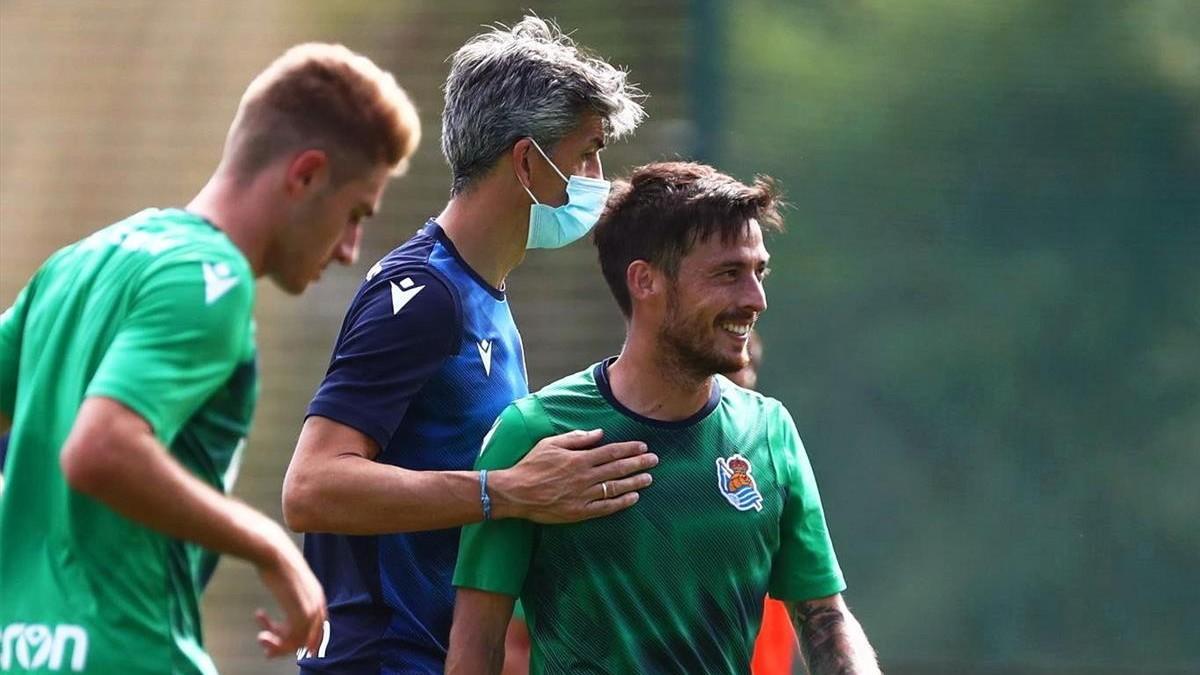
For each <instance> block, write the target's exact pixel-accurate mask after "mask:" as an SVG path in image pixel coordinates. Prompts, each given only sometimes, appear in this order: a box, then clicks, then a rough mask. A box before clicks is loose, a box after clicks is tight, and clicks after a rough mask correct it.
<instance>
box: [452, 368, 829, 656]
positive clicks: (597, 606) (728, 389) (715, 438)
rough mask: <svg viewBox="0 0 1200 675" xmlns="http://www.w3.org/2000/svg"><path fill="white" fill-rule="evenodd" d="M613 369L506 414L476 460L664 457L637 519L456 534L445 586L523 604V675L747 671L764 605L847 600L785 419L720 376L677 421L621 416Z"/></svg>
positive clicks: (553, 388) (506, 463)
mask: <svg viewBox="0 0 1200 675" xmlns="http://www.w3.org/2000/svg"><path fill="white" fill-rule="evenodd" d="M609 363H611V360H609V361H607V362H603V363H599V364H596V365H595V366H593V367H592V368H589V369H588V370H585V371H583V372H581V373H578V374H576V375H572V376H570V377H568V378H565V379H563V380H560V381H559V382H556V383H554V384H551V385H549V386H548V387H546V388H545V389H542V390H541V391H539V392H537V393H535V394H532V395H530V396H528V397H526V398H523V399H521V400H519V401H517V402H516V403H514V404H513V405H511V406H509V407H508V408H507V409H506V410H505V411H504V412H503V413H502V414H501V415H500V418H499V419H498V420H497V422H496V425H495V426H494V427H493V429H492V431H491V432H490V433H489V435H488V436H487V437H486V438H485V439H484V444H483V448H482V451H481V454H480V457H479V460H478V462H477V463H476V468H477V469H489V470H490V469H503V468H507V467H510V466H512V465H513V464H515V463H516V462H517V461H519V460H520V459H521V458H522V457H523V456H524V455H525V454H526V453H527V452H528V451H529V450H530V449H532V448H533V446H534V445H535V444H536V443H537V441H538V440H540V439H542V438H545V437H548V436H552V435H555V434H559V433H563V432H566V431H570V430H574V429H596V428H599V429H603V430H604V440H605V442H617V441H628V440H640V441H644V442H646V444H647V445H648V446H649V448H650V450H651V451H653V452H655V453H656V454H657V455H658V456H659V465H658V466H657V467H655V468H654V469H653V470H652V471H651V473H652V474H653V476H654V483H653V485H651V486H650V487H648V488H646V489H645V490H642V491H641V493H640V494H641V498H640V500H639V501H638V503H637V504H635V505H634V506H633V507H631V508H629V509H626V510H624V511H621V512H620V513H617V514H615V515H612V516H609V517H605V518H597V519H595V520H589V521H585V522H581V523H573V524H567V525H537V524H534V523H532V522H529V521H524V520H517V519H505V520H493V521H487V522H482V523H478V524H474V525H468V526H466V527H464V528H463V531H462V542H461V546H460V549H459V556H458V564H457V568H456V570H455V575H454V583H455V585H456V586H460V587H467V588H474V589H480V590H484V591H490V592H494V593H502V594H505V595H512V596H516V597H519V598H520V602H521V604H522V605H523V606H524V610H525V616H526V621H527V622H528V625H529V632H530V637H531V640H532V652H531V671H532V672H533V673H612V674H622V673H679V674H681V675H682V674H691V673H730V674H733V673H738V674H742V673H746V672H749V667H750V666H749V664H750V658H751V652H752V650H753V645H754V638H755V636H756V635H757V634H758V627H759V624H760V622H761V619H762V611H763V596H764V595H765V594H766V593H768V592H769V593H770V594H771V596H772V597H775V598H778V599H781V600H790V601H802V600H810V599H814V598H821V597H827V596H830V595H833V594H835V593H839V592H841V591H842V590H844V589H845V583H844V582H843V580H842V573H841V570H840V569H839V567H838V564H837V558H836V556H835V555H834V551H833V546H832V544H831V542H830V538H829V533H828V530H827V528H826V525H825V516H824V513H823V511H822V509H821V500H820V497H819V495H818V493H817V485H816V481H815V479H814V477H813V473H812V469H811V467H810V466H809V462H808V458H807V456H806V455H805V452H804V447H803V445H802V444H801V442H800V438H799V436H798V435H797V433H796V428H795V425H794V423H793V422H792V418H791V416H790V415H789V414H788V412H787V410H785V409H784V407H783V406H782V405H781V404H780V403H779V402H778V401H776V400H774V399H771V398H767V397H764V396H762V395H760V394H757V393H754V392H751V391H748V390H746V389H742V388H740V387H738V386H736V385H734V384H733V383H732V382H730V381H729V380H728V379H726V378H724V377H720V376H718V377H717V378H715V382H714V385H713V391H712V395H711V396H710V399H709V401H708V404H707V405H706V406H705V407H704V408H703V409H701V410H700V411H699V412H697V414H695V415H694V416H692V417H691V418H689V419H687V420H682V421H679V422H662V421H656V420H652V419H648V418H645V417H642V416H640V415H637V414H636V413H634V412H632V411H630V410H628V409H626V408H625V407H624V406H622V405H621V404H620V403H619V402H618V401H617V400H616V398H615V397H614V396H613V395H612V390H611V387H610V386H609V384H608V379H607V367H608V364H609Z"/></svg>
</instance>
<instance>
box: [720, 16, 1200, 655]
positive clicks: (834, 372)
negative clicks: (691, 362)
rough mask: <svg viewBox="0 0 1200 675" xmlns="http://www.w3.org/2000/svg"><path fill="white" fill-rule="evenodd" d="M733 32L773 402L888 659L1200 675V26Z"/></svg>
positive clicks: (971, 24) (758, 22)
mask: <svg viewBox="0 0 1200 675" xmlns="http://www.w3.org/2000/svg"><path fill="white" fill-rule="evenodd" d="M724 11H725V13H726V16H725V21H726V22H727V27H726V29H725V32H724V35H723V40H724V41H725V45H724V47H725V49H726V50H727V54H728V57H727V60H726V63H725V71H724V72H723V73H721V78H720V79H719V81H720V82H722V83H723V84H724V86H723V87H722V88H720V89H717V88H715V87H714V89H713V90H711V91H702V92H701V100H706V101H708V102H709V103H710V104H711V105H716V106H720V107H721V110H722V111H723V113H722V117H723V118H724V119H725V120H726V122H725V127H724V129H723V130H722V133H721V136H720V141H719V147H720V150H719V151H718V153H717V157H716V159H717V161H718V162H719V163H720V164H722V165H723V166H725V167H727V168H729V169H732V170H733V171H735V172H736V173H738V174H739V175H742V176H743V177H748V176H750V175H752V174H754V173H766V174H770V175H772V176H774V177H776V178H778V179H779V180H780V182H781V183H782V185H783V187H784V189H785V192H786V194H787V196H788V199H789V201H790V202H791V204H792V205H793V206H792V208H791V209H789V211H788V212H787V216H788V221H789V228H790V233H789V234H788V235H786V236H782V237H779V238H777V239H775V240H774V242H773V244H772V245H771V248H772V251H773V254H774V256H775V260H774V263H775V264H774V268H775V271H774V274H773V276H772V277H771V279H770V282H769V284H768V290H769V300H770V305H771V308H770V310H768V312H767V314H766V316H765V317H764V321H763V323H762V324H761V326H762V330H763V333H764V337H765V340H766V347H767V353H766V371H765V373H764V375H763V378H762V385H763V388H764V390H766V391H767V392H769V393H771V394H773V395H775V396H778V397H779V398H781V399H782V400H784V401H785V402H786V403H787V404H789V406H790V408H791V410H792V411H793V414H794V415H795V417H796V418H797V423H798V424H799V426H800V430H801V434H802V435H803V436H804V438H805V440H806V442H807V444H808V447H809V452H810V455H811V457H812V459H813V463H814V465H815V468H816V471H817V474H818V478H819V479H820V482H821V485H822V488H823V492H824V498H825V503H826V508H827V513H828V516H829V519H830V523H831V528H832V530H833V535H834V539H835V543H837V544H838V548H839V552H840V554H841V557H842V563H843V566H844V568H845V570H846V572H847V576H848V580H849V583H850V589H849V591H848V597H849V599H850V601H851V603H852V604H853V605H854V606H855V607H857V608H858V613H859V615H860V617H861V618H862V619H863V620H864V623H865V624H866V626H867V628H868V632H869V633H870V634H871V635H872V637H873V639H874V641H875V642H876V643H877V647H878V648H879V649H880V651H881V653H882V655H883V656H884V658H885V663H886V662H887V661H889V660H890V661H892V662H917V661H920V662H928V663H934V662H964V661H969V662H976V663H978V662H981V661H985V662H992V663H1000V664H1019V663H1024V664H1029V665H1036V664H1042V665H1047V664H1049V665H1051V666H1052V665H1053V664H1089V663H1091V664H1124V665H1125V666H1128V667H1132V668H1135V669H1138V670H1140V669H1141V668H1142V667H1151V666H1152V665H1157V666H1161V667H1165V666H1168V665H1175V666H1179V665H1183V666H1190V667H1196V666H1200V641H1197V640H1196V639H1195V638H1196V635H1197V633H1196V630H1197V625H1198V624H1197V622H1198V620H1200V617H1198V615H1197V613H1196V607H1197V606H1200V573H1198V571H1197V570H1200V486H1198V485H1197V483H1198V481H1200V3H1197V2H1194V1H1191V0H1176V1H1173V2H1171V1H1162V2H1158V1H1155V2H1151V1H1144V2H1135V1H1129V2H1118V1H1092V0H1056V1H1046V0H1008V1H1004V2H1001V1H999V0H995V1H991V0H989V1H986V2H963V1H961V0H906V1H905V2H893V1H891V0H857V1H850V2H847V1H844V0H822V1H808V2H789V1H784V0H738V2H736V3H729V4H728V5H726V6H725V10H724ZM700 48H702V49H703V48H704V45H703V44H701V45H700ZM1151 669H1153V668H1151Z"/></svg>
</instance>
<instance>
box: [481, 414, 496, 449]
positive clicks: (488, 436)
mask: <svg viewBox="0 0 1200 675" xmlns="http://www.w3.org/2000/svg"><path fill="white" fill-rule="evenodd" d="M499 428H500V418H499V417H497V418H496V421H495V422H492V428H491V429H488V432H487V433H486V434H484V435H483V442H482V443H480V444H479V456H480V457H483V453H484V452H486V451H487V446H488V443H491V442H492V436H495V435H496V429H499Z"/></svg>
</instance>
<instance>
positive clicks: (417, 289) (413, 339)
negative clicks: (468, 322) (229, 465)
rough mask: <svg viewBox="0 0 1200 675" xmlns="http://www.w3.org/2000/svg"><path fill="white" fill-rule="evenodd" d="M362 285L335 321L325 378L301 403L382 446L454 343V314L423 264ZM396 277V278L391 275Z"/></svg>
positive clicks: (450, 298) (457, 323)
mask: <svg viewBox="0 0 1200 675" xmlns="http://www.w3.org/2000/svg"><path fill="white" fill-rule="evenodd" d="M389 277H390V279H383V280H381V281H380V282H378V283H373V284H371V283H370V282H368V283H369V284H370V285H369V286H367V288H365V289H364V290H363V292H362V293H361V294H360V295H359V297H358V298H356V299H355V301H354V303H353V304H352V305H351V306H350V310H349V311H348V312H347V314H346V320H345V322H344V323H343V325H342V331H341V334H340V335H339V336H338V341H337V345H336V346H335V347H334V352H333V358H332V359H331V360H330V363H329V370H328V371H326V373H325V379H324V380H323V381H322V382H321V386H320V387H319V388H318V389H317V393H316V395H314V396H313V400H312V402H311V403H310V404H309V406H308V414H309V415H320V416H321V417H327V418H329V419H331V420H333V421H335V422H338V423H340V424H345V425H346V426H349V427H352V428H354V429H357V430H358V431H361V432H362V433H364V434H366V435H367V436H370V437H371V438H372V439H374V441H375V442H376V443H378V444H379V449H380V451H383V450H384V449H385V448H387V446H388V443H389V442H390V441H391V439H392V435H393V434H395V433H396V429H397V428H398V427H399V426H400V422H401V420H403V419H404V414H405V412H407V411H408V406H409V404H410V403H411V402H412V400H413V398H414V397H415V396H416V395H417V393H418V392H419V391H420V390H421V387H423V386H424V385H425V383H426V382H427V381H428V380H429V378H431V377H432V376H433V375H434V374H435V373H437V371H438V370H439V369H440V368H441V367H442V364H443V363H444V362H445V360H446V358H448V357H449V356H450V355H451V354H453V353H454V352H455V351H456V349H455V348H456V347H457V345H458V341H459V334H460V333H461V323H462V319H461V314H460V312H459V310H458V303H457V301H456V299H455V296H454V295H453V294H452V293H451V292H450V289H449V287H448V286H447V284H446V283H445V282H444V281H442V279H441V278H440V277H438V276H437V275H436V274H434V273H432V272H429V271H428V270H417V271H406V272H400V273H393V274H390V275H389ZM397 279H398V280H399V281H397Z"/></svg>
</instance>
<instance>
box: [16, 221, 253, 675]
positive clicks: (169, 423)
mask: <svg viewBox="0 0 1200 675" xmlns="http://www.w3.org/2000/svg"><path fill="white" fill-rule="evenodd" d="M253 302H254V278H253V274H252V272H251V270H250V267H249V263H248V262H247V261H246V259H245V258H244V257H243V256H242V254H241V252H240V251H239V250H238V249H237V248H236V247H235V246H234V245H233V243H232V242H231V241H230V240H229V238H228V237H226V236H225V234H224V233H223V232H221V231H220V230H218V229H217V228H215V227H214V226H213V225H212V224H210V223H209V222H208V221H206V220H204V219H202V218H200V217H199V216H196V215H194V214H190V213H187V212H185V211H180V210H158V209H148V210H146V211H142V212H141V213H138V214H136V215H134V216H131V217H129V218H127V219H126V220H123V221H121V222H119V223H117V224H115V225H112V226H109V227H107V228H105V229H103V230H100V231H99V232H97V233H95V234H93V235H91V236H90V237H88V238H86V239H83V240H82V241H79V242H77V243H75V244H72V245H70V246H67V247H66V248H63V249H61V250H59V251H58V252H57V253H55V254H54V255H52V256H51V257H50V258H49V259H48V260H47V261H46V262H45V264H43V265H42V267H41V268H40V269H39V270H38V271H37V272H36V273H35V274H34V276H33V278H32V279H31V280H30V282H29V284H28V285H27V286H26V287H25V288H24V289H22V290H21V292H20V294H19V295H18V296H17V299H16V302H15V303H14V304H13V306H12V307H10V308H9V309H8V310H7V311H6V312H4V314H3V315H0V412H3V413H4V414H5V415H7V416H8V417H9V419H11V420H12V422H13V426H12V436H11V440H10V442H9V454H8V461H7V465H6V475H5V478H6V485H5V488H4V492H3V495H2V496H0V672H4V671H10V670H11V671H17V672H23V671H25V670H31V671H37V672H56V671H57V672H87V673H99V674H102V675H107V674H109V673H112V674H114V675H115V674H118V673H119V674H121V675H128V674H136V673H156V674H157V673H214V672H216V669H215V668H214V666H213V663H212V660H211V659H210V658H209V657H208V655H207V654H206V653H205V652H204V649H203V646H202V639H201V632H200V595H201V592H202V590H203V588H204V585H205V584H206V583H207V581H208V578H209V576H210V575H211V574H212V571H213V568H214V566H215V564H216V556H215V555H213V554H211V553H210V552H207V551H205V550H203V549H201V548H200V547H198V546H196V545H194V544H189V543H185V542H182V541H178V540H174V539H171V538H169V537H167V536H165V535H162V534H159V533H157V532H155V531H152V530H150V529H147V528H145V527H142V526H140V525H138V524H136V523H134V522H132V521H130V520H128V519H126V518H124V517H122V516H120V515H118V514H117V513H116V512H114V511H112V510H110V509H109V508H107V507H106V506H104V505H102V504H101V503H100V502H98V501H95V500H93V499H91V498H90V497H87V496H85V495H83V494H81V493H79V492H76V491H74V490H72V489H71V488H70V487H69V486H68V485H67V482H66V480H65V479H64V477H63V472H62V469H61V467H60V464H59V453H60V451H61V449H62V447H63V444H64V442H65V441H66V438H67V435H68V433H69V432H70V430H71V427H72V425H73V423H74V421H75V416H76V414H77V413H78V410H79V407H80V405H81V404H82V403H83V400H84V399H85V398H87V397H89V396H103V397H107V398H111V399H115V400H117V401H119V402H120V403H122V404H124V405H125V406H127V407H128V408H130V409H132V410H133V411H134V412H136V413H138V414H139V415H141V416H142V417H143V418H144V419H145V420H146V421H147V422H149V424H150V426H151V427H153V429H154V433H155V435H156V436H157V437H158V440H160V441H161V442H162V443H163V444H164V445H165V446H166V447H168V448H169V449H170V451H171V454H172V455H173V456H174V457H175V459H177V460H179V461H180V462H181V463H182V464H183V465H184V466H186V467H187V468H188V469H190V470H191V471H192V472H193V473H194V474H195V475H196V476H198V477H199V478H200V479H202V480H203V481H205V482H206V483H208V484H210V485H212V486H213V487H215V488H217V489H219V490H222V491H227V490H228V489H229V488H230V487H231V483H232V481H233V474H234V473H236V467H237V466H238V463H239V455H240V451H241V447H242V439H243V438H244V437H245V435H246V433H247V431H248V429H249V425H250V418H251V416H252V415H253V411H254V403H255V399H256V396H257V386H258V385H257V375H256V371H255V347H254V329H253V323H252V319H251V309H252V305H253Z"/></svg>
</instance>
